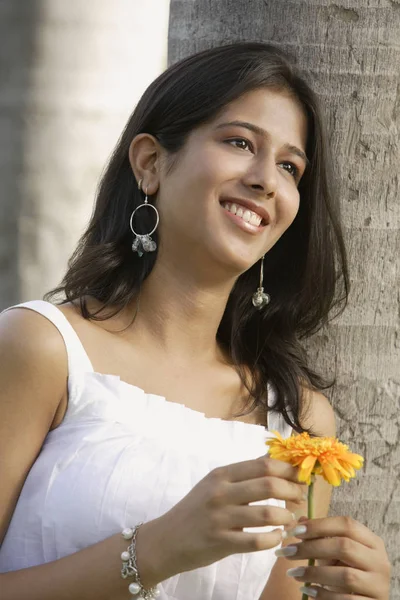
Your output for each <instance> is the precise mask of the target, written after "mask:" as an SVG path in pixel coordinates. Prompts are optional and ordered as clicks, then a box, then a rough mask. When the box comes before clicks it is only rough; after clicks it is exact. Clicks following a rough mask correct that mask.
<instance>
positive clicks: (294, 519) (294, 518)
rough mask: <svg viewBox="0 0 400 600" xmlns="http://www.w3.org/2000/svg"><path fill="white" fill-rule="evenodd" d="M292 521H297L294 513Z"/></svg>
mask: <svg viewBox="0 0 400 600" xmlns="http://www.w3.org/2000/svg"><path fill="white" fill-rule="evenodd" d="M292 519H293V521H297V517H296V515H295V514H294V513H292Z"/></svg>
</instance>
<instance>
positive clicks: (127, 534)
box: [121, 523, 160, 600]
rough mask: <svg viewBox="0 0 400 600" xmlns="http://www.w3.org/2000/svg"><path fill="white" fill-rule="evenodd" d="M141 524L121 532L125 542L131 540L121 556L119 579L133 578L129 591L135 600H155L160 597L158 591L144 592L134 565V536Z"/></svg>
mask: <svg viewBox="0 0 400 600" xmlns="http://www.w3.org/2000/svg"><path fill="white" fill-rule="evenodd" d="M141 525H143V523H139V524H138V525H136V526H135V527H134V528H133V529H130V528H127V529H124V530H123V531H122V537H123V538H124V539H125V540H131V543H130V545H129V547H128V550H125V551H124V552H122V554H121V560H122V569H121V577H122V578H123V579H127V578H128V577H134V581H133V583H130V584H129V587H128V589H129V591H130V593H131V594H132V596H137V595H138V594H140V596H137V598H136V599H135V600H155V598H157V597H158V596H159V595H160V590H159V589H158V588H157V586H156V587H154V588H151V589H150V590H145V589H144V587H143V585H142V582H141V581H140V577H139V571H138V568H137V563H136V534H137V531H138V529H139V527H140V526H141Z"/></svg>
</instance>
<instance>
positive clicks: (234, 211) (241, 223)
mask: <svg viewBox="0 0 400 600" xmlns="http://www.w3.org/2000/svg"><path fill="white" fill-rule="evenodd" d="M220 205H221V208H222V210H223V211H224V213H225V214H226V216H227V217H228V219H230V220H231V221H232V222H233V223H235V224H236V225H237V226H238V227H240V228H241V229H242V230H243V231H246V232H247V233H250V234H252V235H257V234H260V233H261V232H262V231H264V229H265V227H267V225H268V223H266V222H265V220H264V219H263V218H262V217H261V216H260V215H258V214H257V213H256V212H253V211H251V210H249V209H248V208H246V207H245V206H242V205H240V204H236V203H234V202H221V203H220Z"/></svg>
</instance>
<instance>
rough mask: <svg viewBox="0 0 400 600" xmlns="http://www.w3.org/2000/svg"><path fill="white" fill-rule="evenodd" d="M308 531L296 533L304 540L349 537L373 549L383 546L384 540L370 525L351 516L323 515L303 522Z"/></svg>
mask: <svg viewBox="0 0 400 600" xmlns="http://www.w3.org/2000/svg"><path fill="white" fill-rule="evenodd" d="M301 524H302V525H303V526H305V527H306V532H305V533H301V534H299V535H296V534H295V535H296V537H298V538H300V539H302V540H309V539H314V538H329V537H347V538H350V539H352V540H354V541H355V542H359V543H360V544H363V545H364V546H367V547H368V548H371V549H374V550H376V549H378V548H381V547H382V540H381V538H380V537H378V536H377V535H376V534H375V533H373V532H372V531H371V530H370V529H368V527H365V525H363V524H362V523H360V522H359V521H355V520H354V519H352V518H351V517H347V516H346V517H323V518H321V519H309V520H308V521H302V523H301Z"/></svg>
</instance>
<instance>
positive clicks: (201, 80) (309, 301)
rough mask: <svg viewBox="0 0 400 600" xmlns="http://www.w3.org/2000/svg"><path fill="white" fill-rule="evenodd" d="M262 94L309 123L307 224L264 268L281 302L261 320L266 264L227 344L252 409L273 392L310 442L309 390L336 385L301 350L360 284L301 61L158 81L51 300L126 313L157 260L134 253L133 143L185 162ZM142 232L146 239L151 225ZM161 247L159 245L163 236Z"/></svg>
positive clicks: (120, 148) (253, 277) (237, 65)
mask: <svg viewBox="0 0 400 600" xmlns="http://www.w3.org/2000/svg"><path fill="white" fill-rule="evenodd" d="M260 88H270V89H274V90H277V91H282V92H285V93H289V94H290V95H292V97H293V98H295V99H297V100H298V101H299V102H300V104H301V105H302V107H303V109H304V111H305V114H306V116H307V121H308V141H307V148H306V152H307V156H308V158H309V161H310V162H309V166H308V167H307V169H306V171H305V173H304V175H303V177H302V179H301V181H300V184H299V192H300V208H299V211H298V214H297V216H296V218H295V220H294V221H293V223H292V224H291V225H290V227H289V228H288V230H287V231H286V232H285V233H284V234H283V236H282V237H281V238H280V239H279V240H278V242H277V243H276V244H275V246H274V247H273V248H272V249H271V250H270V251H269V252H268V253H267V255H266V257H265V265H264V277H265V281H266V282H267V287H268V293H269V294H270V295H271V297H272V301H271V303H270V304H269V305H268V306H267V307H266V308H265V309H264V310H263V311H261V312H259V311H257V310H256V309H255V308H254V307H253V306H252V304H251V295H252V294H253V292H254V291H255V289H256V288H257V285H258V277H259V267H260V264H259V263H256V264H255V265H253V266H252V267H251V268H250V269H248V270H247V271H246V272H245V273H243V274H242V275H241V276H240V277H238V279H237V281H236V283H235V285H234V287H233V289H232V292H231V294H230V296H229V299H228V302H227V305H226V309H225V312H224V315H223V318H222V320H221V323H220V326H219V329H218V332H217V340H218V342H219V344H220V345H221V347H223V348H224V349H225V350H226V351H227V352H228V353H229V356H230V357H231V360H232V363H233V364H234V365H235V366H236V368H237V370H238V373H239V374H240V376H241V378H242V381H243V383H244V384H245V385H246V387H247V390H248V392H249V406H248V407H246V408H248V409H249V410H252V409H253V408H254V406H256V405H257V406H261V407H262V408H263V409H264V410H265V415H266V414H267V412H268V404H267V390H268V386H269V385H271V386H272V387H273V388H274V390H275V392H276V401H275V404H274V410H277V411H279V412H280V413H281V414H282V415H283V417H284V419H285V421H286V422H287V423H288V424H290V425H291V426H292V427H293V428H294V429H295V430H296V431H297V432H301V431H304V430H306V429H305V428H304V427H303V426H302V425H301V424H300V421H299V414H300V411H301V409H302V407H304V406H305V404H304V403H303V399H304V398H305V395H304V390H305V389H307V388H308V389H311V390H312V389H325V388H326V387H328V386H329V384H328V383H327V382H326V381H325V380H324V379H323V377H322V376H320V375H319V374H317V373H316V372H315V370H314V369H312V368H311V367H310V365H309V364H308V362H307V356H306V353H305V351H304V348H303V346H302V343H301V340H302V338H305V337H308V336H310V335H311V334H313V333H315V332H316V331H317V330H318V329H319V328H320V327H321V326H322V325H324V324H325V323H326V322H327V321H328V319H329V318H330V317H331V316H332V314H333V313H332V309H333V307H336V310H335V311H334V313H335V314H337V313H338V312H340V311H341V310H342V309H343V308H344V306H345V305H346V302H347V296H348V288H349V281H348V272H347V263H346V253H345V247H344V242H343V235H342V231H341V225H340V216H339V203H338V198H337V193H336V190H335V183H334V173H333V171H332V159H331V157H330V152H329V147H328V143H327V134H326V131H325V127H324V122H323V117H322V115H321V109H320V107H319V102H318V99H317V97H316V95H315V94H314V92H313V91H312V89H311V88H310V86H309V85H308V83H307V81H306V80H305V79H304V77H303V76H302V75H301V74H300V72H299V71H298V70H297V67H296V66H295V63H294V61H293V59H292V58H289V57H288V56H287V55H286V54H285V53H284V52H283V51H282V50H280V49H279V48H276V47H274V46H273V45H271V44H264V43H258V42H249V43H247V42H239V43H235V44H228V45H224V46H220V47H217V48H213V49H210V50H206V51H203V52H199V53H197V54H195V55H192V56H190V57H188V58H186V59H184V60H182V61H180V62H178V63H176V64H174V65H172V66H171V67H170V68H168V69H167V70H166V71H164V72H163V73H162V74H161V75H160V76H159V77H157V79H155V81H153V83H152V84H151V85H150V86H149V87H148V88H147V90H146V91H145V92H144V94H143V96H142V97H141V99H140V101H139V103H138V104H137V106H136V108H135V110H134V112H133V113H132V115H131V117H130V118H129V121H128V123H127V125H126V127H125V129H124V131H123V133H122V135H121V138H120V139H119V141H118V143H117V145H116V148H115V150H114V152H113V154H112V157H111V159H110V162H109V164H108V167H107V169H106V170H105V172H104V175H103V177H102V179H101V181H100V185H99V189H98V193H97V200H96V204H95V207H94V211H93V215H92V217H91V220H90V223H89V225H88V228H87V230H86V231H85V233H84V234H83V236H82V237H81V239H80V241H79V244H78V246H77V248H76V250H75V252H74V253H73V255H72V257H71V259H70V261H69V263H68V270H67V273H66V275H65V277H64V279H63V281H62V282H61V284H60V285H59V287H57V288H56V289H54V290H52V291H51V292H48V293H47V294H46V296H45V298H46V299H50V298H53V297H54V296H55V295H58V294H60V293H61V294H62V295H63V300H62V301H63V302H73V301H79V302H80V306H81V311H82V315H83V317H84V318H87V319H98V320H101V319H103V318H106V317H103V316H98V312H94V313H93V312H90V311H89V309H88V306H87V301H86V298H87V297H93V298H95V299H96V300H98V301H99V302H100V303H101V305H102V307H103V309H107V308H108V309H110V308H111V309H113V310H114V312H113V314H117V313H118V312H119V311H120V310H122V309H123V308H124V307H126V306H127V305H128V304H129V303H130V302H131V301H132V299H133V298H134V297H135V296H136V295H137V293H138V291H139V290H140V286H141V284H142V282H143V281H144V280H145V279H146V277H147V276H148V274H149V273H150V271H151V270H152V268H153V265H154V263H155V261H156V259H157V253H156V252H154V253H145V254H144V256H142V257H138V256H137V255H136V254H134V253H132V250H131V244H132V234H131V231H130V228H129V217H130V215H131V213H132V210H133V209H134V208H135V207H136V206H138V205H139V204H140V203H142V201H143V196H142V193H141V192H140V191H139V189H138V185H137V182H136V180H135V177H134V175H133V172H132V168H131V165H130V163H129V158H128V151H129V146H130V143H131V141H132V139H133V138H134V137H135V136H136V135H137V134H139V133H143V132H146V133H149V134H152V135H153V136H155V137H156V138H157V140H158V141H159V143H160V144H161V146H162V147H163V148H164V149H165V150H166V151H167V155H168V156H170V157H171V158H172V160H175V159H178V160H179V150H181V149H182V148H183V146H184V144H185V141H186V139H187V137H188V135H189V134H190V132H191V131H192V130H193V129H195V128H196V127H198V126H200V125H202V124H204V123H206V122H208V121H210V120H212V119H213V118H214V117H215V116H216V115H217V114H218V113H219V112H220V111H221V110H222V109H223V108H224V107H225V106H226V105H227V104H228V103H230V102H232V101H233V100H236V99H237V98H239V97H240V96H241V95H242V94H244V93H246V92H249V91H252V90H256V89H260ZM152 201H154V199H153V200H152ZM145 212H146V211H145ZM141 225H142V226H143V227H144V229H143V230H146V227H148V226H149V225H150V224H149V223H146V222H142V223H141ZM147 230H148V229H147ZM153 237H154V239H155V240H157V234H154V236H153ZM107 316H110V315H107ZM248 372H250V374H251V382H250V383H249V382H248V378H247V377H246V373H248ZM242 414H244V413H242Z"/></svg>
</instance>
